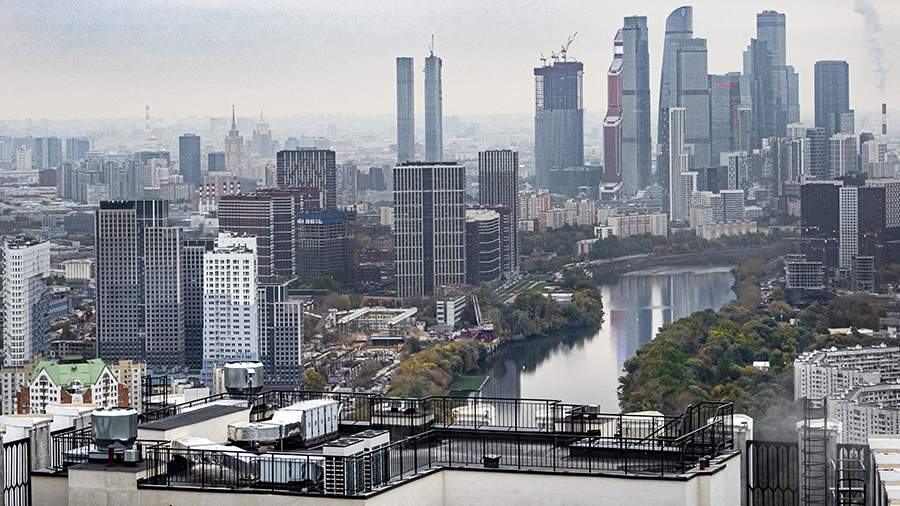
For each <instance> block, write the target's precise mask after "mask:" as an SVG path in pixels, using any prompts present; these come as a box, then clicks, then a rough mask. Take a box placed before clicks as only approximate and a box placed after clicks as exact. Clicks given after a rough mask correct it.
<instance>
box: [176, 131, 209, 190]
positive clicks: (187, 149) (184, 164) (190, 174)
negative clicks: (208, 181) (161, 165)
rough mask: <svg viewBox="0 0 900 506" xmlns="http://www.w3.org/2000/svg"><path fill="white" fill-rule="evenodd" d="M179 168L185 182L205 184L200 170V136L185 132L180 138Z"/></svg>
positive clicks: (195, 184) (198, 184)
mask: <svg viewBox="0 0 900 506" xmlns="http://www.w3.org/2000/svg"><path fill="white" fill-rule="evenodd" d="M178 168H179V171H180V172H181V176H182V177H183V178H184V182H185V183H190V184H192V185H194V186H200V185H201V184H203V173H202V171H201V170H200V136H199V135H194V134H184V135H182V136H181V137H179V138H178Z"/></svg>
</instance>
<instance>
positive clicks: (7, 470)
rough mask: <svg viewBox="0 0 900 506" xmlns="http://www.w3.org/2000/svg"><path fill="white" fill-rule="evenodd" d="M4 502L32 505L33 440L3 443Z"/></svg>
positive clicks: (6, 503) (15, 505) (14, 505)
mask: <svg viewBox="0 0 900 506" xmlns="http://www.w3.org/2000/svg"><path fill="white" fill-rule="evenodd" d="M3 504H4V505H5V506H31V441H30V440H29V439H28V438H25V439H19V440H17V441H9V442H5V443H3Z"/></svg>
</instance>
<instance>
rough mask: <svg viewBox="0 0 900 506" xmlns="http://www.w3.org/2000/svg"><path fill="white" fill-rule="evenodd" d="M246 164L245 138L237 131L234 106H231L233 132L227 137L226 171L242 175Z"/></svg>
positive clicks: (229, 132)
mask: <svg viewBox="0 0 900 506" xmlns="http://www.w3.org/2000/svg"><path fill="white" fill-rule="evenodd" d="M243 163H244V138H243V137H241V133H240V132H239V131H238V129H237V121H236V119H235V113H234V104H232V105H231V130H229V131H228V137H225V170H228V171H231V172H233V173H234V174H240V173H241V168H242V165H243Z"/></svg>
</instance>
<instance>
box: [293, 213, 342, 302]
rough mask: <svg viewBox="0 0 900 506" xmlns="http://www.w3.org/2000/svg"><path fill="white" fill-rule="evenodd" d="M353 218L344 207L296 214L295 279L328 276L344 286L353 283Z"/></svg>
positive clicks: (303, 279) (301, 279)
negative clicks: (339, 209)
mask: <svg viewBox="0 0 900 506" xmlns="http://www.w3.org/2000/svg"><path fill="white" fill-rule="evenodd" d="M354 221H355V216H354V214H353V213H350V212H346V211H319V212H302V213H298V214H297V215H296V222H297V253H296V258H297V272H296V276H297V279H299V280H300V281H301V282H304V283H309V282H311V281H313V280H316V279H330V280H333V281H335V282H337V283H339V284H341V285H343V286H348V287H349V286H353V283H354V281H355V279H354V273H355V270H356V263H355V259H354V247H353V245H354Z"/></svg>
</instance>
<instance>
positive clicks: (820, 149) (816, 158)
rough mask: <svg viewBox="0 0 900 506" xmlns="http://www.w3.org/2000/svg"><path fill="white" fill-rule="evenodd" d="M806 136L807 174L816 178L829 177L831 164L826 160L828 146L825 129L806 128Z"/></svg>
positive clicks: (827, 136)
mask: <svg viewBox="0 0 900 506" xmlns="http://www.w3.org/2000/svg"><path fill="white" fill-rule="evenodd" d="M806 138H807V139H809V174H810V175H811V176H814V177H815V178H816V179H828V178H830V177H831V165H830V162H829V161H828V155H829V149H830V147H829V145H828V139H829V135H828V131H827V129H825V128H819V127H816V128H807V129H806Z"/></svg>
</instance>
